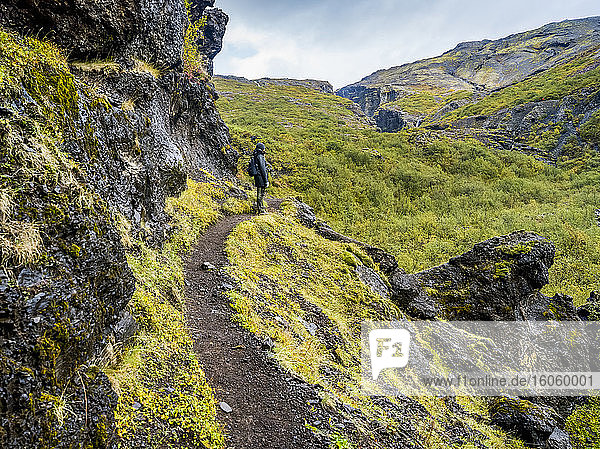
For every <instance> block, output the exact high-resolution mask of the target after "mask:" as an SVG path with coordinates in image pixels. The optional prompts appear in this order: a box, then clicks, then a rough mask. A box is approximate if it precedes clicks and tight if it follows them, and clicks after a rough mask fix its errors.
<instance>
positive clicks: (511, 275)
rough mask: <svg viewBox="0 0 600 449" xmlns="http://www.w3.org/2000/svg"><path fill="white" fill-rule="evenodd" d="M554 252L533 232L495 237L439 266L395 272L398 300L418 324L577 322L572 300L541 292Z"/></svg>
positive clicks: (394, 291) (552, 247) (392, 278)
mask: <svg viewBox="0 0 600 449" xmlns="http://www.w3.org/2000/svg"><path fill="white" fill-rule="evenodd" d="M554 253H555V249H554V245H553V244H552V243H551V242H549V241H548V240H546V239H544V238H542V237H540V236H539V235H536V234H534V233H529V232H524V231H518V232H513V233H512V234H509V235H507V236H501V237H494V238H492V239H490V240H486V241H485V242H482V243H478V244H476V245H475V246H474V247H473V249H472V250H470V251H467V252H466V253H464V254H462V255H460V256H457V257H453V258H452V259H450V261H449V262H448V263H447V264H444V265H441V266H439V267H435V268H431V269H429V270H425V271H422V272H419V273H416V274H406V273H404V272H402V271H401V270H398V271H396V272H394V273H393V274H392V275H391V276H390V283H391V285H392V292H393V293H392V294H393V300H394V301H395V302H396V303H397V304H398V305H399V306H400V307H401V308H402V309H403V310H405V311H406V312H407V313H408V314H409V315H411V316H413V317H415V318H419V319H433V318H443V319H446V320H484V321H487V320H495V321H513V320H529V319H531V320H546V319H563V320H578V317H577V311H576V310H575V307H574V306H573V301H572V299H571V298H569V297H567V296H564V295H560V294H557V295H555V296H554V297H553V298H549V297H546V296H544V295H543V294H541V293H540V291H539V290H540V289H541V288H542V287H543V286H544V285H546V284H547V283H548V269H549V268H550V267H551V266H552V264H553V262H554Z"/></svg>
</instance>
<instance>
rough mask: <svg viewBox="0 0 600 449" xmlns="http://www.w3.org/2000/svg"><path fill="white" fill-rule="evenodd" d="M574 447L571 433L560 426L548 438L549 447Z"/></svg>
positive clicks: (561, 448)
mask: <svg viewBox="0 0 600 449" xmlns="http://www.w3.org/2000/svg"><path fill="white" fill-rule="evenodd" d="M572 447H573V446H572V445H571V439H570V438H569V434H568V433H567V432H565V431H564V430H562V429H559V428H558V427H557V428H555V429H554V431H553V432H552V433H551V434H550V436H549V437H548V440H546V448H547V449H571V448H572Z"/></svg>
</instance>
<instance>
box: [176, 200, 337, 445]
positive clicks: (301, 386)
mask: <svg viewBox="0 0 600 449" xmlns="http://www.w3.org/2000/svg"><path fill="white" fill-rule="evenodd" d="M269 204H270V205H271V206H274V207H277V206H278V204H277V202H276V201H271V202H270V203H269ZM249 218H251V216H250V215H236V216H227V217H225V218H223V219H222V220H221V221H219V222H218V223H216V224H214V225H213V226H211V227H210V228H209V229H208V230H207V232H206V233H205V234H204V236H203V237H202V239H201V240H200V242H199V243H198V245H197V246H196V248H195V249H194V251H193V252H192V254H191V255H190V257H189V258H188V260H187V263H186V297H187V298H188V311H187V320H188V324H189V326H190V329H191V331H192V334H193V337H194V340H195V343H194V348H195V350H196V352H197V353H198V354H199V356H200V357H199V358H200V360H201V362H202V365H203V368H204V370H205V373H206V376H207V378H208V381H209V384H210V385H211V386H212V387H213V389H214V391H215V396H216V398H217V401H224V402H226V403H227V404H228V405H229V406H231V408H232V411H231V412H229V413H227V412H225V411H223V410H222V409H221V408H219V407H218V408H217V413H218V415H219V420H220V421H221V422H223V423H224V424H225V426H226V434H227V437H228V440H227V447H228V448H231V449H233V448H235V449H240V448H256V449H258V448H265V449H270V448H273V449H288V448H289V449H297V448H309V449H310V448H326V447H328V445H327V444H326V443H325V442H324V441H323V440H322V437H319V436H316V435H314V434H313V433H312V432H310V431H309V430H308V429H307V428H306V427H305V422H306V423H308V424H310V425H313V424H314V423H315V422H317V423H318V422H319V421H321V420H324V419H325V420H326V418H324V417H323V416H324V415H326V413H324V412H323V410H322V408H321V406H320V400H319V397H318V395H317V393H316V392H315V390H314V389H313V388H312V386H311V385H309V384H306V383H305V382H303V381H301V380H299V379H297V378H294V377H292V376H291V375H290V374H289V373H287V372H286V371H284V370H283V369H281V368H280V367H279V365H278V364H277V363H276V362H275V361H274V360H272V359H271V358H270V357H269V355H268V354H269V348H268V347H266V345H265V344H264V342H260V341H259V340H258V339H257V338H256V337H255V336H254V335H253V334H251V333H250V332H248V331H247V330H245V329H243V328H242V327H241V326H239V325H238V324H237V323H234V322H232V321H231V316H232V314H233V310H232V308H231V306H230V305H229V303H228V299H227V298H226V297H224V296H223V293H224V292H225V291H227V290H228V289H231V288H232V286H231V285H230V282H231V281H230V280H229V279H228V277H227V276H226V275H225V273H224V272H223V271H222V270H221V268H222V267H224V266H226V265H227V264H228V260H227V256H226V254H225V252H224V242H225V240H226V238H227V236H228V235H229V233H230V232H231V230H232V229H233V228H234V227H235V226H236V225H237V224H239V223H241V222H242V221H244V220H247V219H249ZM204 262H209V263H210V264H212V265H214V266H215V267H216V268H215V269H203V267H202V264H203V263H204Z"/></svg>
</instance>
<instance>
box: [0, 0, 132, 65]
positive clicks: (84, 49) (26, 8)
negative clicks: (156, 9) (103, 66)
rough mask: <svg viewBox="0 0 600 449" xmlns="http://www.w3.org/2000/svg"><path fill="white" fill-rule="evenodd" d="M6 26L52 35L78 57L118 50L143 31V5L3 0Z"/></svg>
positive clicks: (108, 0) (124, 0)
mask: <svg viewBox="0 0 600 449" xmlns="http://www.w3.org/2000/svg"><path fill="white" fill-rule="evenodd" d="M0 18H1V19H0V21H1V22H2V26H3V27H5V28H8V29H12V30H14V31H16V32H18V33H29V34H34V35H41V36H47V37H50V38H51V39H52V40H54V41H55V42H56V43H57V44H59V45H60V46H61V47H63V48H68V49H70V50H71V52H72V53H71V56H72V57H74V58H88V57H90V58H93V57H98V58H103V57H107V56H111V55H115V54H118V53H119V52H121V51H122V50H123V49H124V48H125V46H126V45H127V44H128V43H129V42H130V40H131V39H132V38H133V37H134V36H135V35H136V34H137V33H139V31H140V25H141V21H142V8H141V5H140V2H138V1H135V0H65V1H62V2H54V1H47V0H16V1H8V0H3V1H2V2H0Z"/></svg>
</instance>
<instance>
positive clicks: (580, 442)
mask: <svg viewBox="0 0 600 449" xmlns="http://www.w3.org/2000/svg"><path fill="white" fill-rule="evenodd" d="M565 429H566V430H567V432H569V435H570V437H571V444H572V445H573V449H599V448H600V399H599V398H597V397H593V398H590V400H589V402H588V403H587V404H586V405H584V406H582V407H579V408H578V409H576V410H575V412H573V413H572V414H571V416H569V417H568V418H567V421H566V423H565Z"/></svg>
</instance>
